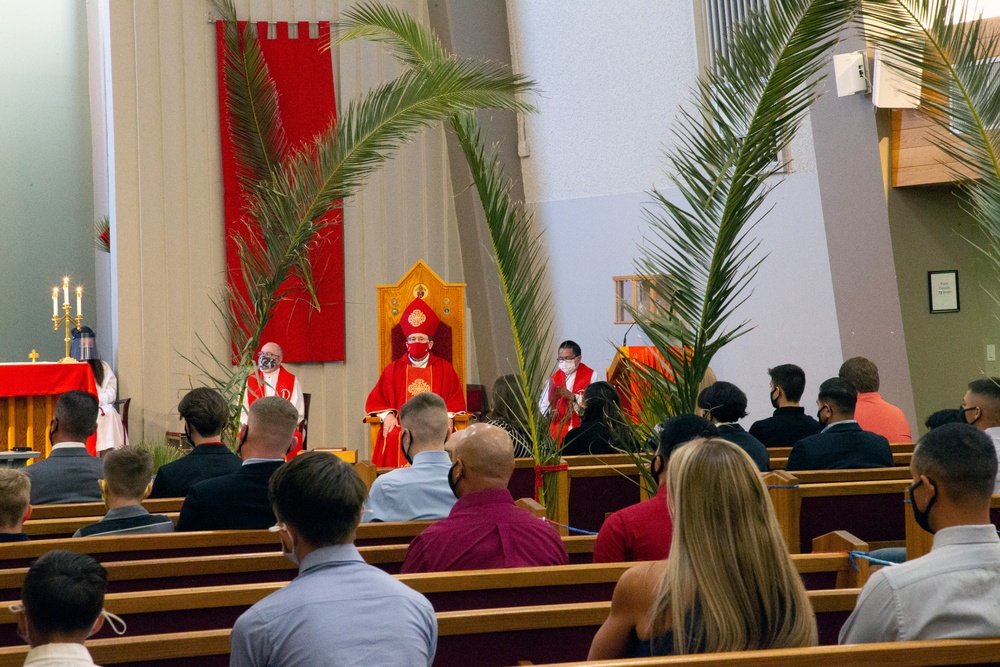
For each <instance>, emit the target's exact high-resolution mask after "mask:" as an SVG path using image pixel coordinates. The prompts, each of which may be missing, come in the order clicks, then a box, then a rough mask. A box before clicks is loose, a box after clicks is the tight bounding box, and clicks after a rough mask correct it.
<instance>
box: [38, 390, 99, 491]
mask: <svg viewBox="0 0 1000 667" xmlns="http://www.w3.org/2000/svg"><path fill="white" fill-rule="evenodd" d="M98 412H99V410H98V405H97V399H96V398H94V397H93V395H91V394H88V393H87V392H85V391H78V390H73V391H67V392H66V393H65V394H63V395H62V396H60V397H59V400H58V401H57V402H56V407H55V411H54V412H53V414H52V421H51V422H50V424H49V440H50V441H51V442H52V452H51V453H50V454H49V455H48V457H47V458H45V459H43V460H41V461H38V462H37V463H35V464H34V465H30V466H28V467H27V468H26V469H25V471H26V472H27V474H28V477H30V478H31V504H32V505H45V504H49V503H89V502H95V501H98V500H100V499H101V487H100V486H99V485H98V483H97V480H99V479H100V478H101V477H102V476H103V475H104V467H103V466H102V465H101V460H100V459H99V458H97V457H95V456H92V455H91V454H90V452H88V451H87V445H86V444H85V443H86V442H87V439H88V438H89V437H90V436H92V435H94V433H96V432H97V415H98Z"/></svg>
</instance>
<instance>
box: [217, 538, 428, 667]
mask: <svg viewBox="0 0 1000 667" xmlns="http://www.w3.org/2000/svg"><path fill="white" fill-rule="evenodd" d="M230 638H231V641H232V653H231V654H230V662H229V664H230V667H250V666H254V665H261V666H263V665H281V667H296V666H298V667H316V666H318V665H337V666H338V667H341V666H344V667H346V666H350V665H357V666H358V667H375V666H376V665H400V666H409V667H416V666H418V665H419V666H428V667H429V666H430V665H431V663H432V662H433V661H434V653H435V651H436V650H437V618H436V617H435V615H434V608H433V607H431V603H430V602H428V601H427V598H425V597H424V596H423V595H421V594H420V593H417V592H416V591H414V590H413V589H412V588H410V587H409V586H407V585H406V584H403V583H401V582H399V581H397V580H396V579H395V578H393V577H392V576H391V575H389V574H386V573H385V572H383V571H382V570H379V569H378V568H375V567H372V566H371V565H368V564H367V563H365V562H364V560H362V558H361V554H359V553H358V550H357V549H356V548H355V547H354V545H353V544H340V545H337V546H331V547H322V548H320V549H317V550H315V551H313V552H311V553H310V554H309V555H307V556H306V557H305V558H304V559H302V563H301V564H300V565H299V575H298V576H297V577H296V578H295V579H293V580H292V581H291V583H289V584H288V585H287V586H285V587H284V588H282V589H281V590H280V591H277V592H275V593H272V594H271V595H268V596H267V597H266V598H264V599H263V600H261V601H260V602H258V603H257V604H255V605H254V606H252V607H250V609H248V610H247V611H246V612H245V613H244V614H243V615H242V616H240V617H239V618H238V619H237V620H236V624H235V625H234V626H233V632H232V635H231V637H230Z"/></svg>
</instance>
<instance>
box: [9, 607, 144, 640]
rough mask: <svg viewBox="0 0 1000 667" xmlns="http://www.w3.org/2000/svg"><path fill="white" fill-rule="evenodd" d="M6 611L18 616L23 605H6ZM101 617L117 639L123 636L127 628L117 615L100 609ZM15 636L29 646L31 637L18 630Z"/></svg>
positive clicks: (22, 609)
mask: <svg viewBox="0 0 1000 667" xmlns="http://www.w3.org/2000/svg"><path fill="white" fill-rule="evenodd" d="M7 609H8V610H10V613H12V614H20V613H22V612H23V611H24V605H23V604H12V605H8V607H7ZM101 616H103V617H104V620H105V621H106V622H107V624H108V625H110V626H111V630H112V632H114V633H115V634H116V635H118V636H119V637H121V636H122V635H124V634H125V630H126V629H127V627H126V625H125V621H124V619H122V617H121V616H119V615H118V614H112V613H111V612H110V611H108V610H107V609H102V610H101ZM119 626H120V627H119ZM17 634H18V636H19V637H20V638H21V639H23V640H24V642H25V643H26V644H28V645H29V646H30V645H31V637H29V636H28V633H27V632H25V633H24V634H23V635H22V634H21V632H20V630H19V631H18V633H17ZM90 634H91V635H93V634H94V633H93V632H91V633H90Z"/></svg>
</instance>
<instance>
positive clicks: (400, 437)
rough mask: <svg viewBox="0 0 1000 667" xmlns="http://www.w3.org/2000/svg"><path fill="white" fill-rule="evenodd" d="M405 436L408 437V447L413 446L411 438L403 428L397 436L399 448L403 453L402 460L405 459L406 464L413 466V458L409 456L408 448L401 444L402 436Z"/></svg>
mask: <svg viewBox="0 0 1000 667" xmlns="http://www.w3.org/2000/svg"><path fill="white" fill-rule="evenodd" d="M406 435H409V436H410V446H412V445H413V436H412V435H411V434H410V432H409V431H407V430H406V429H405V428H404V429H403V430H402V431H401V432H400V434H399V448H400V449H401V450H402V451H403V458H404V459H406V462H407V463H409V464H410V465H413V457H412V456H410V447H409V446H407V445H404V444H403V436H406Z"/></svg>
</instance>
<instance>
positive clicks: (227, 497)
mask: <svg viewBox="0 0 1000 667" xmlns="http://www.w3.org/2000/svg"><path fill="white" fill-rule="evenodd" d="M298 420H299V413H298V410H296V409H295V406H294V405H292V404H291V403H290V402H288V401H286V400H285V399H283V398H280V397H278V396H265V397H263V398H258V399H257V400H256V401H254V402H253V405H251V406H250V415H249V419H248V421H247V424H246V426H244V427H243V429H242V432H241V434H240V446H239V452H240V456H241V457H242V458H243V464H242V465H241V466H240V469H239V470H237V471H236V472H233V473H230V474H228V475H221V476H219V477H213V478H211V479H206V480H204V481H202V482H198V483H197V484H195V485H194V486H192V487H191V490H190V491H188V494H187V497H185V498H184V504H183V505H181V513H180V517H178V519H177V530H252V529H263V528H269V527H271V526H273V525H274V511H273V510H272V509H271V501H270V500H268V497H267V484H268V481H269V480H270V479H271V475H272V474H273V473H274V471H275V470H277V469H278V468H280V467H281V464H282V463H284V462H285V455H286V454H288V452H289V451H290V450H291V448H292V447H293V446H294V445H295V426H296V424H297V423H298Z"/></svg>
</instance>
